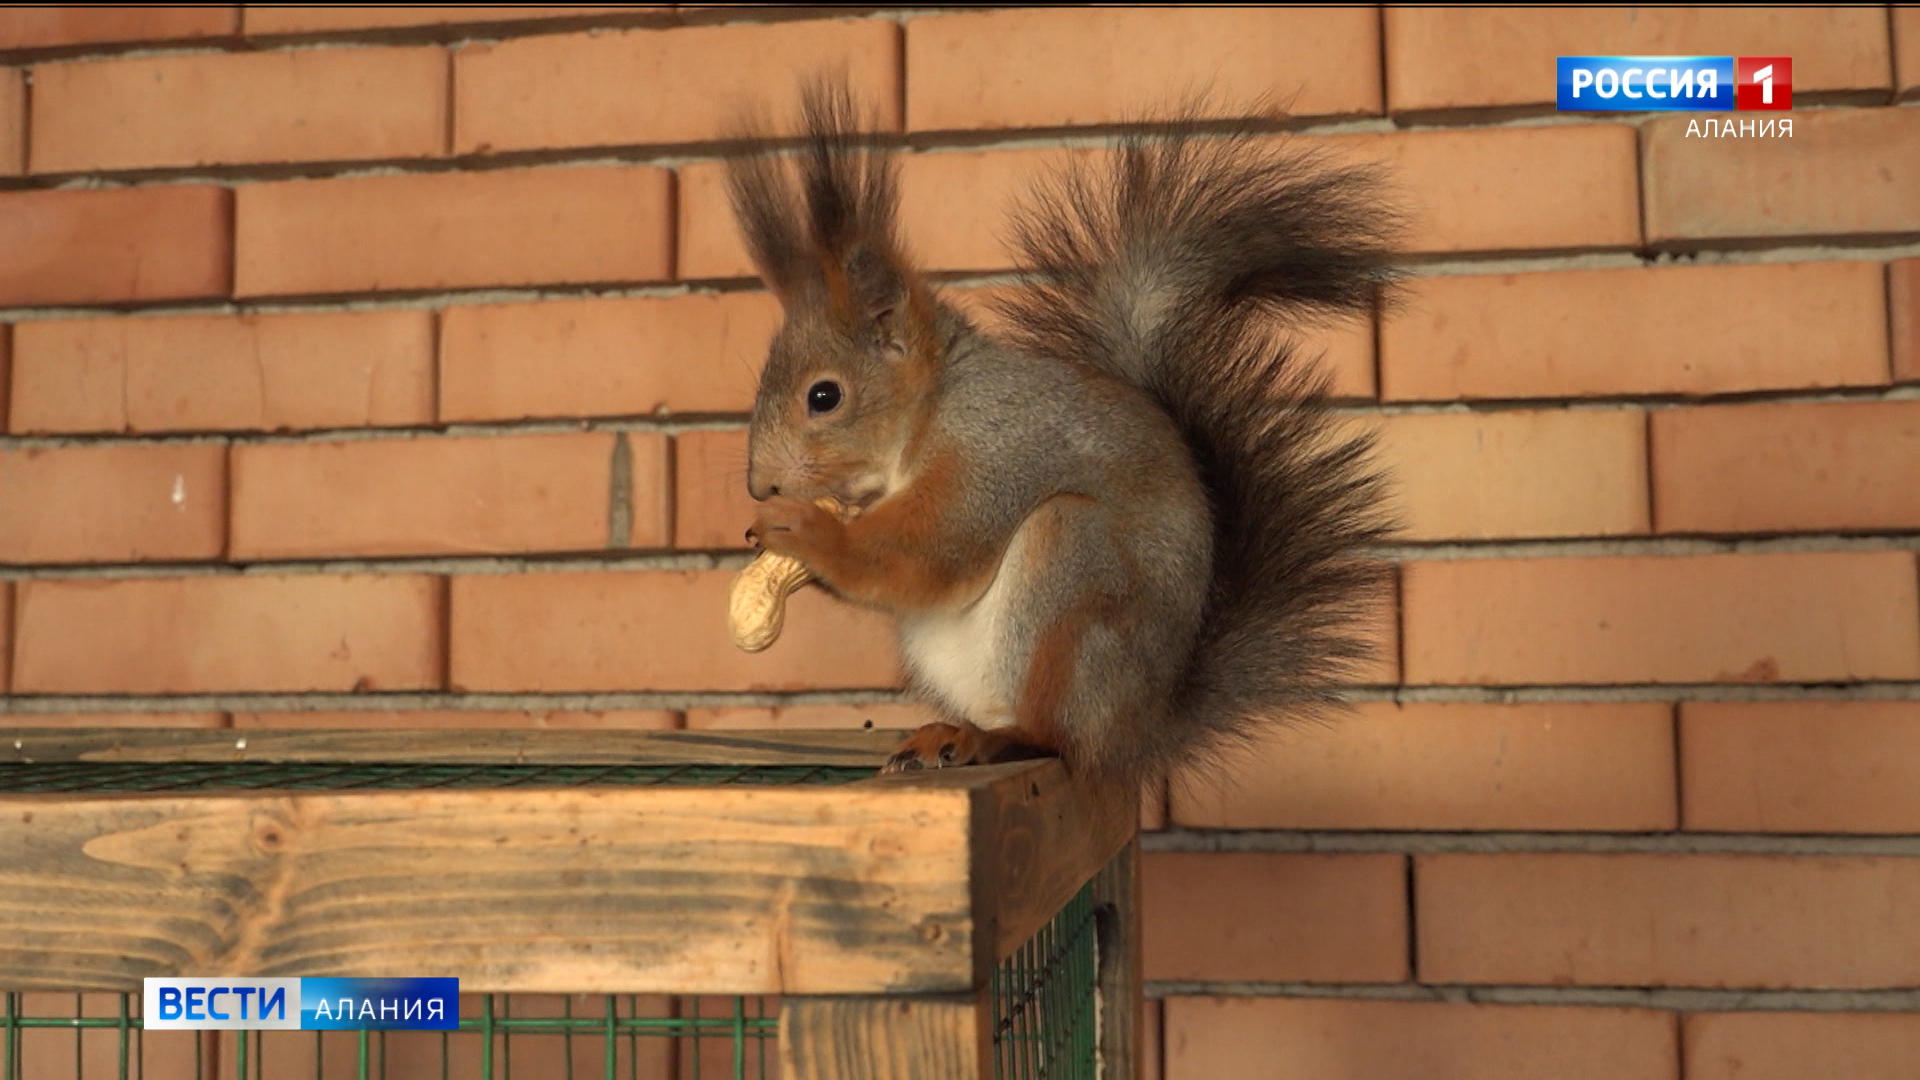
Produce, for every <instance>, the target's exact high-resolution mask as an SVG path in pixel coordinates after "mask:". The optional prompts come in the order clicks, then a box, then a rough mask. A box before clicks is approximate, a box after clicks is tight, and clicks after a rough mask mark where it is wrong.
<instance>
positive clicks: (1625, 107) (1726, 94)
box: [1556, 56, 1793, 138]
mask: <svg viewBox="0 0 1920 1080" xmlns="http://www.w3.org/2000/svg"><path fill="white" fill-rule="evenodd" d="M1557 68H1558V71H1557V78H1556V90H1557V94H1556V99H1557V101H1558V104H1559V108H1560V111H1561V112H1784V111H1787V110H1790V109H1792V108H1793V58H1792V57H1790V56H1562V57H1559V58H1558V64H1557ZM1700 125H1704V126H1705V130H1701V131H1696V130H1695V128H1696V127H1697V126H1700ZM1687 134H1688V135H1689V136H1693V135H1702V134H1704V135H1748V136H1751V135H1763V136H1770V137H1771V136H1784V137H1787V138H1791V137H1792V136H1793V120H1792V119H1791V118H1790V117H1780V118H1779V119H1778V120H1771V119H1769V120H1757V119H1745V120H1740V121H1738V122H1736V121H1733V120H1718V119H1715V118H1711V117H1709V118H1706V119H1704V120H1702V121H1698V122H1689V123H1688V125H1687Z"/></svg>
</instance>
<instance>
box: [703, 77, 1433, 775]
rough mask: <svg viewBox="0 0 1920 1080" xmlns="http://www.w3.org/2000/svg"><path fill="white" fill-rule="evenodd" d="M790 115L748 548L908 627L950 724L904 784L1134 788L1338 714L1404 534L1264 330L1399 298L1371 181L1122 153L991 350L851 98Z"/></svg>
mask: <svg viewBox="0 0 1920 1080" xmlns="http://www.w3.org/2000/svg"><path fill="white" fill-rule="evenodd" d="M802 118H803V132H804V137H803V139H802V141H801V143H800V146H799V149H798V151H797V153H795V154H790V155H778V154H774V155H768V154H760V155H750V156H744V157H737V158H734V159H731V160H730V161H729V163H728V164H729V173H728V179H729V190H730V193H731V197H732V204H733V208H734V212H735V215H736V217H737V219H738V221H739V224H740V227H741V231H742V233H743V234H744V236H745V238H746V242H747V247H748V249H749V251H750V252H751V254H752V257H753V261H754V264H755V266H756V267H757V269H758V270H759V273H760V276H761V277H762V279H763V280H764V281H765V282H766V285H767V287H768V288H769V289H771V290H772V291H773V293H774V295H775V296H776V297H777V298H778V299H779V301H780V304H781V307H782V310H783V314H784V320H783V324H782V325H781V327H780V329H779V331H778V333H777V334H776V335H775V337H774V339H773V342H772V345H771V348H770V350H769V353H768V356H767V361H766V366H765V368H764V370H763V371H762V374H761V377H760V383H759V390H758V395H757V397H756V399H755V402H754V407H753V417H752V427H751V433H750V436H749V465H748V479H747V486H748V489H749V491H750V493H751V494H752V496H753V498H754V499H756V500H759V503H760V505H759V507H758V513H757V517H756V519H755V521H754V524H753V527H752V528H751V529H750V530H749V531H748V536H749V538H750V539H751V540H752V541H753V542H754V543H756V544H757V545H758V546H760V547H761V548H763V549H765V550H769V551H774V552H779V553H782V554H785V555H789V556H791V557H793V558H796V559H798V560H799V561H800V562H802V563H804V564H805V565H806V567H807V568H808V569H809V570H811V571H812V573H813V574H814V576H815V577H816V578H817V579H818V581H819V582H820V583H821V584H822V585H823V586H824V587H826V588H827V589H828V590H829V591H830V592H832V593H833V594H835V595H837V596H838V597H840V598H842V599H844V600H846V601H848V602H850V603H854V604H859V605H863V606H866V607H869V608H876V609H879V610H881V611H884V612H888V613H890V614H892V615H893V616H894V617H895V619H896V620H897V623H898V627H899V638H900V645H901V652H902V655H903V657H904V659H905V662H906V666H907V670H908V672H909V676H910V681H911V686H912V688H913V689H914V691H915V692H916V693H917V694H918V696H920V697H921V698H923V699H924V700H926V701H927V702H929V703H930V704H931V705H933V706H934V707H935V708H936V709H938V710H939V712H940V714H941V715H942V717H943V719H942V720H941V721H940V722H937V723H931V724H928V725H926V726H924V727H922V728H921V729H919V730H918V731H916V732H914V733H913V734H912V735H911V736H910V737H908V738H907V740H906V741H905V743H904V745H902V746H901V747H900V749H899V752H898V753H896V754H894V755H893V756H892V757H891V758H890V759H889V760H888V762H887V766H886V768H887V770H888V771H901V770H910V769H919V768H941V767H946V766H959V765H967V764H973V763H985V762H997V761H1005V760H1011V759H1015V758H1021V757H1031V756H1041V755H1058V756H1060V757H1062V758H1063V759H1064V760H1065V762H1066V764H1067V765H1068V767H1069V768H1070V769H1071V770H1073V771H1074V772H1076V773H1078V774H1083V775H1087V776H1091V777H1096V778H1101V779H1106V780H1110V781H1113V782H1120V783H1142V782H1146V781H1149V780H1152V779H1154V778H1156V777H1160V776H1164V775H1165V774H1167V773H1168V772H1169V771H1170V770H1172V769H1174V768H1176V767H1178V766H1181V765H1183V764H1186V763H1189V762H1192V761H1194V760H1195V759H1197V758H1200V757H1203V756H1205V755H1207V754H1208V753H1209V752H1210V751H1215V750H1218V749H1221V748H1223V747H1224V746H1227V745H1230V744H1231V743H1233V742H1234V741H1235V740H1237V739H1241V738H1244V737H1245V736H1246V735H1248V734H1249V733H1250V732H1251V731H1253V730H1255V729H1256V726H1257V725H1258V724H1259V723H1261V722H1263V721H1268V720H1272V719H1276V718H1280V719H1284V718H1288V717H1293V716H1299V715H1303V714H1314V713H1316V712H1320V711H1324V710H1325V709H1327V708H1328V707H1329V706H1332V705H1334V704H1336V703H1337V702H1338V700H1339V697H1340V694H1339V688H1340V686H1341V684H1342V683H1343V682H1344V681H1346V679H1347V678H1348V677H1349V676H1350V675H1351V674H1352V672H1353V671H1354V665H1355V663H1356V661H1358V660H1360V659H1362V658H1363V657H1364V656H1365V655H1366V654H1367V652H1368V643H1367V642H1366V641H1365V640H1364V635H1363V634H1362V633H1361V632H1359V631H1358V629H1357V628H1356V623H1357V622H1358V621H1359V620H1360V618H1361V617H1362V615H1363V612H1364V611H1365V609H1366V607H1367V605H1368V604H1369V603H1370V602H1371V600H1372V599H1373V597H1374V595H1375V593H1376V590H1377V589H1378V588H1379V587H1380V585H1381V583H1382V579H1383V568H1382V567H1381V566H1379V565H1378V564H1377V563H1374V562H1372V561H1369V560H1368V559H1367V558H1365V555H1364V551H1363V550H1362V549H1364V548H1365V547H1367V546H1368V545H1371V544H1375V543H1378V542H1380V541H1381V540H1382V539H1384V538H1385V537H1386V536H1388V535H1389V532H1390V529H1391V527H1392V523H1391V520H1390V515H1389V514H1388V513H1387V512H1386V511H1385V510H1384V509H1383V506H1384V494H1385V489H1384V479H1383V477H1382V475H1381V473H1380V472H1379V471H1378V470H1377V469H1376V468H1375V466H1374V465H1373V464H1372V463H1371V457H1370V453H1371V443H1370V441H1369V439H1368V438H1367V437H1366V436H1365V435H1359V434H1352V433H1344V432H1342V431H1340V430H1338V428H1337V425H1336V423H1335V421H1334V419H1333V417H1332V416H1331V415H1330V414H1329V412H1328V411H1327V408H1326V405H1325V392H1326V380H1325V376H1324V374H1323V373H1322V372H1320V371H1319V370H1318V368H1317V366H1316V365H1314V364H1312V363H1310V362H1307V361H1305V360H1303V358H1301V357H1300V356H1299V355H1298V354H1297V353H1296V351H1295V350H1294V348H1292V347H1291V346H1290V345H1289V344H1287V343H1286V341H1285V340H1283V339H1282V337H1281V336H1280V335H1278V334H1276V333H1275V327H1276V324H1278V325H1280V326H1282V327H1285V326H1287V325H1289V324H1291V325H1295V326H1297V325H1298V324H1299V323H1300V322H1302V321H1303V320H1304V319H1306V318H1308V317H1313V316H1323V315H1336V314H1343V313H1362V312H1366V311H1369V310H1371V307H1372V305H1373V304H1374V303H1375V301H1376V298H1377V297H1379V296H1381V295H1383V290H1384V289H1386V288H1387V287H1389V286H1390V285H1391V284H1392V283H1393V281H1394V279H1395V273H1394V270H1393V265H1392V260H1393V252H1394V239H1395V237H1396V235H1397V230H1398V221H1399V219H1398V217H1397V216H1396V214H1395V213H1394V212H1393V211H1392V210H1391V208H1390V207H1389V206H1388V204H1387V203H1386V201H1385V200H1384V198H1383V195H1382V184H1381V181H1380V179H1379V177H1378V176H1377V175H1376V174H1375V172H1374V171H1373V170H1372V169H1370V168H1366V167H1359V166H1351V165H1337V164H1334V163H1332V162H1330V161H1328V160H1326V159H1325V158H1324V157H1323V156H1322V155H1321V154H1320V153H1318V152H1315V151H1311V150H1306V149H1303V148H1301V147H1300V145H1299V144H1298V143H1297V142H1294V141H1290V140H1287V139H1284V138H1281V137H1278V136H1273V135H1270V134H1258V133H1255V132H1253V131H1250V130H1245V129H1240V130H1220V129H1218V128H1217V127H1214V126H1208V125H1197V124H1193V123H1189V122H1180V121H1170V122H1166V123H1161V124H1156V125H1152V126H1149V127H1146V128H1144V129H1143V130H1140V131H1139V132H1138V133H1137V134H1132V135H1127V136H1125V137H1123V138H1121V139H1120V140H1119V143H1118V146H1117V147H1116V148H1115V149H1114V150H1113V152H1112V153H1111V155H1110V156H1109V158H1108V160H1107V161H1106V162H1105V163H1104V164H1103V165H1089V164H1082V165H1079V166H1076V167H1073V168H1071V169H1069V170H1068V171H1066V172H1064V173H1062V174H1059V175H1057V176H1054V177H1053V178H1051V179H1050V180H1049V181H1046V182H1044V183H1042V184H1040V185H1038V186H1036V188H1035V189H1034V191H1033V192H1032V193H1031V195H1030V196H1029V198H1028V199H1027V201H1026V202H1025V204H1024V205H1023V206H1022V207H1021V208H1020V209H1019V210H1018V211H1017V212H1016V213H1015V215H1014V217H1013V224H1012V236H1013V238H1014V241H1015V244H1016V247H1017V249H1018V251H1019V253H1020V255H1021V256H1022V260H1021V262H1022V270H1023V271H1024V272H1025V276H1024V278H1023V285H1022V286H1021V287H1020V288H1018V289H1017V290H1013V291H1011V292H1010V294H1009V295H1008V296H1006V297H1005V298H1004V299H1002V300H1001V301H1000V302H999V303H998V305H997V308H998V314H999V315H1000V318H1001V321H1002V322H1003V323H1004V326H1005V329H1004V331H1002V332H1001V333H1000V334H998V335H989V334H987V333H983V332H982V331H981V330H980V329H979V328H978V327H977V326H975V325H974V324H973V323H972V322H971V321H969V320H968V319H967V318H966V317H965V316H964V315H962V314H961V313H960V312H959V311H958V310H956V309H955V308H954V307H953V306H951V305H950V304H948V303H947V302H946V301H944V300H943V299H942V298H941V296H940V294H939V292H938V291H937V290H936V289H935V287H934V286H933V285H932V284H931V283H930V282H929V281H928V279H927V278H926V277H925V276H923V275H922V274H921V273H919V272H917V271H916V270H915V269H914V266H913V263H912V261H911V260H910V258H909V257H908V253H907V248H906V246H905V244H904V243H903V242H902V239H901V237H900V236H899V235H898V233H897V229H896V216H897V215H896V210H897V205H898V192H897V184H896V169H895V164H894V162H893V161H892V160H891V155H890V154H889V153H888V152H887V151H885V150H884V149H881V148H877V147H874V146H872V145H870V139H868V138H866V137H864V136H863V135H862V133H861V131H860V125H859V123H858V118H857V110H856V106H855V104H854V102H853V100H852V97H851V95H850V94H849V93H848V91H847V90H846V89H845V88H844V86H842V85H840V84H838V83H835V82H831V81H817V82H815V83H812V84H810V85H809V86H808V87H807V89H806V90H805V91H804V93H803V94H802ZM823 495H830V496H833V497H835V498H837V499H839V500H840V501H841V502H842V503H845V504H847V505H849V506H853V507H857V508H859V509H860V510H861V511H862V512H861V513H859V515H858V516H857V517H855V518H853V519H852V520H851V521H845V522H843V521H842V520H841V519H840V518H839V517H836V516H835V515H834V514H833V513H830V512H828V511H827V510H825V509H822V508H821V507H819V506H816V505H815V503H814V501H813V500H814V499H815V498H817V497H820V496H823Z"/></svg>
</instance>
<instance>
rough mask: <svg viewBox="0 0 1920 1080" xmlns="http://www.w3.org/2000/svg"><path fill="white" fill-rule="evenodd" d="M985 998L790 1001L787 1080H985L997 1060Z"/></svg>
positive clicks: (783, 1042) (783, 1059)
mask: <svg viewBox="0 0 1920 1080" xmlns="http://www.w3.org/2000/svg"><path fill="white" fill-rule="evenodd" d="M990 1025H991V1017H990V1016H989V1014H988V1012H987V1009H986V1006H985V1003H984V1002H983V1001H982V998H981V995H978V994H949V995H943V996H939V997H885V998H842V997H826V998H787V999H785V1000H783V1001H782V1002H781V1006H780V1068H781V1073H780V1075H781V1076H782V1077H784V1078H785V1080H843V1078H845V1077H856V1076H857V1077H859V1078H860V1080H984V1078H985V1077H987V1076H989V1075H990V1073H989V1072H988V1069H989V1066H990V1064H991V1062H992V1060H993V1058H992V1050H991V1034H992V1033H991V1031H990Z"/></svg>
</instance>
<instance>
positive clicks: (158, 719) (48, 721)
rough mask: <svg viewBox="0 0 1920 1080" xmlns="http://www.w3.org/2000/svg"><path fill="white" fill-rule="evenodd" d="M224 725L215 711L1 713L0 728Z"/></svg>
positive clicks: (201, 726) (220, 716) (212, 726)
mask: <svg viewBox="0 0 1920 1080" xmlns="http://www.w3.org/2000/svg"><path fill="white" fill-rule="evenodd" d="M226 726H227V714H226V713H217V712H118V713H98V712H88V713H19V712H17V713H8V712H0V731H4V730H9V729H14V728H107V727H112V728H120V727H132V728H218V727H226Z"/></svg>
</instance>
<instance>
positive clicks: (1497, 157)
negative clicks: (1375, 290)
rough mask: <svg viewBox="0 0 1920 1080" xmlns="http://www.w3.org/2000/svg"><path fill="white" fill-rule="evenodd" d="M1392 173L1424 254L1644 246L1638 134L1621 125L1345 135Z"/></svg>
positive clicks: (1359, 153) (1416, 247) (1408, 245)
mask: <svg viewBox="0 0 1920 1080" xmlns="http://www.w3.org/2000/svg"><path fill="white" fill-rule="evenodd" d="M1327 142H1328V144H1329V145H1330V146H1331V147H1333V148H1335V149H1336V150H1338V151H1339V152H1342V153H1345V154H1347V155H1349V156H1350V157H1352V158H1355V159H1358V160H1364V161H1375V162H1379V163H1380V164H1381V165H1383V166H1384V167H1385V168H1386V170H1387V175H1388V178H1389V179H1390V181H1391V182H1392V184H1393V187H1394V189H1395V190H1396V191H1397V192H1398V197H1399V199H1400V201H1401V202H1402V203H1403V204H1404V205H1405V207H1406V208H1407V210H1408V211H1409V212H1410V214H1411V216H1412V218H1413V224H1412V229H1411V231H1410V233H1409V234H1408V236H1407V239H1406V242H1405V249H1406V250H1407V251H1409V252H1412V253H1416V254H1424V253H1443V252H1469V251H1472V252H1503V251H1532V250H1553V249H1560V250H1575V251H1585V250H1598V249H1622V248H1632V247H1637V246H1639V244H1640V241H1641V237H1640V199H1639V185H1638V183H1637V181H1636V179H1635V176H1634V170H1635V161H1636V157H1635V151H1634V133H1633V129H1632V128H1631V127H1627V126H1625V125H1621V124H1576V125H1562V126H1555V127H1515V128H1485V129H1480V130H1462V131H1416V132H1402V133H1395V134H1391V135H1341V136H1333V137H1329V138H1328V139H1327Z"/></svg>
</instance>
